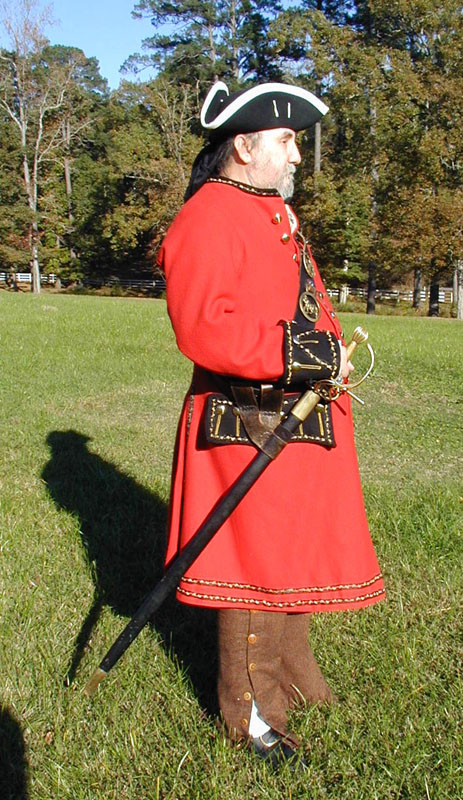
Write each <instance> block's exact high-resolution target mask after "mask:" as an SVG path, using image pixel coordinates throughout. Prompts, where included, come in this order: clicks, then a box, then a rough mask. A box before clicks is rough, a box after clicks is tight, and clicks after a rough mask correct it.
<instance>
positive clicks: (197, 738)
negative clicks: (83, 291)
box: [0, 293, 463, 800]
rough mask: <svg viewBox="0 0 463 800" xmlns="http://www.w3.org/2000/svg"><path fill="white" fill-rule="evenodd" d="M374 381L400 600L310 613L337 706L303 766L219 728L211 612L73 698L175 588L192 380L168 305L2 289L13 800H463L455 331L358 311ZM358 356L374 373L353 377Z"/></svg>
mask: <svg viewBox="0 0 463 800" xmlns="http://www.w3.org/2000/svg"><path fill="white" fill-rule="evenodd" d="M359 322H360V323H362V324H364V325H365V326H366V327H367V328H368V330H369V331H370V338H371V341H372V343H373V345H374V348H375V352H376V356H377V366H376V369H375V372H374V375H373V376H372V377H371V378H370V379H369V380H368V382H367V383H366V384H365V385H364V387H362V388H361V390H359V393H360V394H361V396H362V397H363V398H364V399H365V401H366V406H365V407H364V408H358V410H356V431H357V444H358V451H359V459H360V467H361V472H362V476H363V481H364V490H365V499H366V505H367V510H368V514H369V518H370V522H371V530H372V536H373V538H374V541H375V545H376V549H377V552H378V557H379V560H380V563H381V565H382V568H383V571H384V574H385V578H386V582H387V590H388V601H387V602H386V603H383V604H380V605H378V606H375V607H372V608H369V609H367V610H365V611H362V612H351V613H342V614H327V615H316V616H315V618H314V622H313V629H312V644H313V648H314V650H315V652H316V654H317V657H318V658H319V661H320V663H321V665H322V667H323V670H324V672H325V674H326V676H327V678H328V680H329V682H330V683H331V685H332V686H333V688H334V690H335V691H336V693H337V694H338V696H339V697H340V698H341V700H342V702H340V703H339V705H338V706H337V707H336V708H334V709H333V710H326V709H311V710H309V711H306V712H302V711H301V712H297V713H295V715H294V719H293V724H294V727H295V728H296V729H297V731H298V732H299V733H300V735H301V736H302V738H303V740H304V743H305V747H306V756H307V760H308V761H309V763H310V771H309V772H308V773H307V775H305V776H304V777H303V778H297V779H296V778H294V777H291V776H290V775H289V774H287V773H286V772H284V771H283V772H281V773H276V774H275V773H271V772H270V771H268V770H267V768H266V767H265V766H263V765H262V764H257V763H256V762H255V760H254V759H253V758H252V757H251V755H250V754H248V753H243V752H238V751H236V750H235V749H232V748H230V747H229V746H228V745H227V743H226V742H225V741H224V739H223V737H222V735H221V734H220V733H219V732H218V730H217V728H216V726H215V721H214V713H213V712H214V707H215V699H214V669H215V652H214V625H215V622H214V617H213V614H212V613H209V612H203V613H202V614H201V613H198V612H195V611H194V610H188V609H183V608H182V607H180V606H178V605H177V604H176V603H175V602H174V600H172V601H168V602H167V603H166V604H165V606H164V607H163V608H162V610H161V611H160V612H159V614H158V615H157V617H156V621H155V625H154V626H152V627H151V628H147V629H145V630H144V631H143V632H142V634H141V635H140V637H139V638H138V639H137V641H136V642H135V644H134V645H133V646H132V647H131V648H130V650H128V652H127V653H126V654H125V656H124V657H123V659H122V660H121V661H120V662H119V664H118V665H117V667H116V668H115V669H114V670H113V671H112V672H111V673H110V675H109V677H108V678H107V680H106V682H105V683H103V684H102V686H101V688H100V690H99V692H98V694H97V695H96V696H95V697H94V698H93V699H92V700H89V699H88V698H86V697H85V696H84V695H83V692H82V689H83V687H84V685H85V683H86V681H87V680H88V678H89V676H90V675H91V673H92V672H93V669H94V668H95V667H96V666H97V664H98V662H99V661H100V660H101V658H102V656H103V655H104V654H105V652H106V651H107V649H108V647H109V645H110V644H111V643H112V642H113V640H114V639H115V637H116V636H117V635H118V634H119V633H120V631H121V630H122V627H123V626H124V625H125V623H126V621H127V619H128V617H129V616H130V615H131V614H132V613H133V612H134V611H135V609H136V608H137V607H138V605H139V603H140V601H141V599H142V598H143V596H144V594H145V593H146V592H147V590H148V589H150V588H151V587H152V585H153V584H154V583H155V582H156V580H157V578H158V577H159V576H160V574H161V568H162V553H163V548H164V527H165V519H166V503H167V499H168V490H169V474H170V464H171V457H172V449H173V441H174V435H175V427H176V421H177V417H178V413H179V409H180V405H181V402H182V396H183V393H184V390H185V388H186V387H187V385H188V381H189V376H190V365H189V364H188V363H187V362H186V361H185V360H184V359H183V357H182V356H180V355H179V354H178V352H177V350H176V346H175V341H174V339H173V335H172V333H171V330H170V327H169V322H168V319H167V316H166V310H165V303H164V301H162V300H136V299H122V298H121V299H119V298H100V297H77V296H76V297H73V296H60V295H43V296H40V297H32V296H29V295H21V296H16V295H11V294H6V293H2V294H0V346H1V350H0V364H1V397H2V400H1V412H2V413H1V418H0V441H1V451H0V554H1V562H0V563H1V584H0V607H1V612H0V613H1V622H0V625H1V627H0V636H1V639H0V691H1V695H0V699H1V701H2V707H1V713H0V798H1V800H26V798H30V800H90V798H92V800H93V799H94V798H98V800H100V799H103V798H104V799H105V800H106V799H107V800H110V799H111V800H112V799H114V800H116V798H117V800H158V798H163V799H164V800H167V799H169V800H196V798H197V799H198V800H199V799H201V800H213V799H214V800H216V799H217V800H219V799H220V800H255V799H257V798H262V799H263V798H265V800H277V798H292V800H297V799H299V798H301V799H302V798H314V800H319V799H320V800H325V799H326V800H328V799H329V800H341V798H342V800H348V799H349V800H393V799H394V800H398V798H400V799H401V800H402V799H403V800H405V798H407V799H410V800H429V799H430V798H432V800H445V799H446V798H448V799H449V800H457V799H459V798H462V797H463V764H462V752H463V731H462V720H463V685H462V660H463V633H462V625H461V617H460V614H461V613H462V611H463V591H462V590H463V577H462V557H463V535H462V520H463V486H462V464H463V433H462V427H463V426H462V387H463V358H462V354H463V325H462V324H461V323H459V322H456V321H453V320H436V319H425V318H419V319H411V318H400V317H377V318H376V317H369V318H366V317H365V316H363V315H345V316H344V317H343V324H344V325H345V330H346V335H347V336H348V334H349V333H350V332H351V331H352V330H353V328H354V327H355V325H356V324H358V323H359ZM359 360H360V359H359Z"/></svg>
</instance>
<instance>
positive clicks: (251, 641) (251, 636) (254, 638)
mask: <svg viewBox="0 0 463 800" xmlns="http://www.w3.org/2000/svg"><path fill="white" fill-rule="evenodd" d="M248 642H249V644H255V643H256V642H257V636H256V634H255V633H250V634H249V636H248Z"/></svg>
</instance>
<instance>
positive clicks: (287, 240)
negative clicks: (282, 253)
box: [281, 233, 291, 244]
mask: <svg viewBox="0 0 463 800" xmlns="http://www.w3.org/2000/svg"><path fill="white" fill-rule="evenodd" d="M290 239H291V236H290V235H289V233H284V234H283V236H282V237H281V241H282V242H283V244H288V242H289V240H290Z"/></svg>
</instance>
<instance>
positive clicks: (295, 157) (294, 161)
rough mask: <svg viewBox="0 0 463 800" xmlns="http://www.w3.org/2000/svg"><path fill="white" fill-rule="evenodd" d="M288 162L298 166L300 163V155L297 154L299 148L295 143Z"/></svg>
mask: <svg viewBox="0 0 463 800" xmlns="http://www.w3.org/2000/svg"><path fill="white" fill-rule="evenodd" d="M289 161H290V163H291V164H300V163H301V154H300V152H299V148H298V146H297V144H296V142H294V143H293V147H292V150H291V153H290V156H289Z"/></svg>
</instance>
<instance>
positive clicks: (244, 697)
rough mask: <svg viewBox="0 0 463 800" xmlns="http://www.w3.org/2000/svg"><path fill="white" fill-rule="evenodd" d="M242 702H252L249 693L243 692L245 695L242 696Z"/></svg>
mask: <svg viewBox="0 0 463 800" xmlns="http://www.w3.org/2000/svg"><path fill="white" fill-rule="evenodd" d="M243 700H247V701H248V702H249V700H252V694H251V692H245V693H244V694H243Z"/></svg>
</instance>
